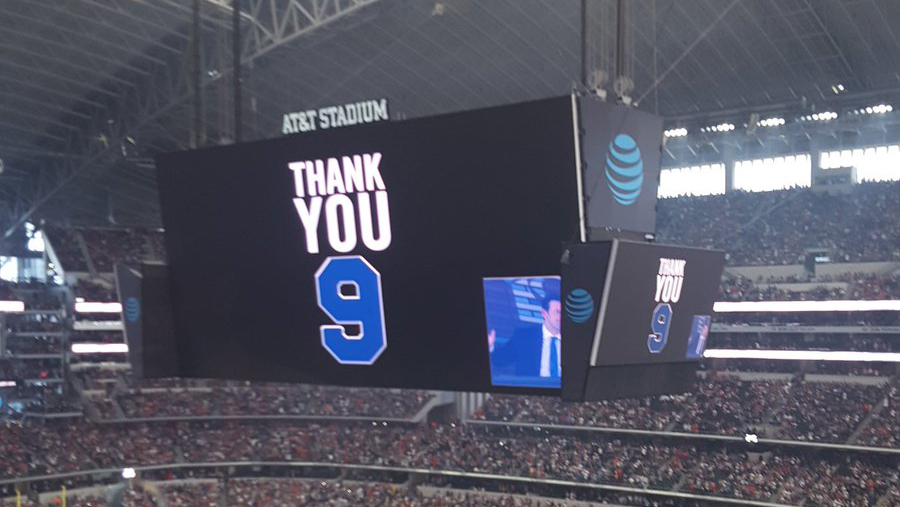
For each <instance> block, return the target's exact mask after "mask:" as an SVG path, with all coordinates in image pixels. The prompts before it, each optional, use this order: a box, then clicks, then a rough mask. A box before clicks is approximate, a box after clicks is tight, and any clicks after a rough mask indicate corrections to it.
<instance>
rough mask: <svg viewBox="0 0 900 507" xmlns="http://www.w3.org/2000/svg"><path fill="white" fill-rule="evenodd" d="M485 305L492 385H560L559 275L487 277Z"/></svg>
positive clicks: (557, 386) (543, 386) (552, 386)
mask: <svg viewBox="0 0 900 507" xmlns="http://www.w3.org/2000/svg"><path fill="white" fill-rule="evenodd" d="M484 308H485V314H486V319H487V329H488V336H487V342H488V353H489V354H490V359H491V384H493V385H495V386H512V387H538V388H559V387H561V386H562V382H561V379H562V333H561V329H560V327H561V323H562V320H561V318H560V310H561V308H560V278H559V277H558V276H529V277H511V278H485V279H484Z"/></svg>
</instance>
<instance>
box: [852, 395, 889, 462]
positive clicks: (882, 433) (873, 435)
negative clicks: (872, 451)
mask: <svg viewBox="0 0 900 507" xmlns="http://www.w3.org/2000/svg"><path fill="white" fill-rule="evenodd" d="M875 409H876V410H877V413H875V414H874V416H873V418H872V421H871V423H870V424H869V425H868V426H866V428H865V430H864V431H863V432H862V433H861V434H860V435H859V437H857V439H856V442H855V443H856V444H858V445H872V446H877V447H895V448H896V447H900V390H898V389H897V387H896V386H895V387H892V388H891V390H890V392H889V393H888V395H887V397H885V398H884V400H883V403H882V405H881V406H878V407H875Z"/></svg>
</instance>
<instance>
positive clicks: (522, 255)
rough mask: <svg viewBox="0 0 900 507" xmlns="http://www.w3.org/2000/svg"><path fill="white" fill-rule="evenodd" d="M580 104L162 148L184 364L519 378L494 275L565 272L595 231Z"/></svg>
mask: <svg viewBox="0 0 900 507" xmlns="http://www.w3.org/2000/svg"><path fill="white" fill-rule="evenodd" d="M572 110H573V105H572V99H571V98H570V97H563V98H558V99H549V100H543V101H536V102H530V103H525V104H518V105H514V106H506V107H498V108H491V109H484V110H478V111H471V112H465V113H457V114H450V115H443V116H436V117H430V118H422V119H415V120H408V121H400V122H390V123H380V124H373V125H366V126H356V127H347V128H342V129H335V130H329V131H322V132H309V133H304V134H298V135H294V136H289V137H285V138H281V139H274V140H267V141H260V142H254V143H246V144H240V145H234V146H229V147H221V148H212V149H204V150H197V151H191V152H184V153H175V154H168V155H163V156H160V157H159V158H158V159H157V170H158V181H159V193H160V200H161V205H162V217H163V222H164V225H165V231H166V232H165V241H166V248H167V251H168V260H169V273H170V287H171V299H172V305H173V312H174V320H175V336H176V342H177V358H178V359H177V362H178V368H177V370H178V374H179V375H180V376H182V377H203V378H229V379H247V380H260V381H289V382H311V383H328V384H342V385H359V386H385V387H414V388H436V389H449V390H467V391H495V390H504V388H502V387H493V386H492V383H491V364H490V358H489V354H488V353H487V351H488V339H489V330H488V329H487V325H486V315H485V300H484V285H483V281H484V280H485V279H489V278H503V277H522V276H546V275H554V274H558V273H559V269H560V255H561V253H562V244H563V243H564V242H567V241H573V240H576V239H577V238H578V236H579V218H578V194H577V184H576V161H575V148H574V147H575V139H574V135H575V133H574V129H573V118H572ZM557 391H558V390H557Z"/></svg>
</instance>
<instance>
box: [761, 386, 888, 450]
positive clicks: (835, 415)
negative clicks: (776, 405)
mask: <svg viewBox="0 0 900 507" xmlns="http://www.w3.org/2000/svg"><path fill="white" fill-rule="evenodd" d="M887 389H888V386H887V385H880V386H876V385H864V384H850V383H838V382H815V383H813V382H800V383H797V384H795V385H793V386H792V387H791V395H790V396H788V397H787V398H786V400H785V404H784V408H783V409H782V410H781V412H780V415H779V417H778V420H779V421H780V422H781V436H782V437H783V438H785V439H788V440H816V441H828V442H845V441H846V440H847V439H848V438H849V437H850V435H851V434H852V433H853V431H854V430H856V429H857V428H858V427H859V423H860V422H862V420H863V419H864V418H865V417H866V416H867V415H868V414H869V411H870V410H872V406H873V405H874V404H876V403H878V402H880V401H881V400H882V399H884V397H885V395H886V394H887Z"/></svg>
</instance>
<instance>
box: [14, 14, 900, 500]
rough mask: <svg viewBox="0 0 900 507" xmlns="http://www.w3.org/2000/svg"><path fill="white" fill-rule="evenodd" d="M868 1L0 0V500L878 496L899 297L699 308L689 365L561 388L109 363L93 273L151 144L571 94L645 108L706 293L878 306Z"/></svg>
mask: <svg viewBox="0 0 900 507" xmlns="http://www.w3.org/2000/svg"><path fill="white" fill-rule="evenodd" d="M235 7H236V8H237V12H235ZM235 14H237V16H236V15H235ZM235 23H237V25H235ZM235 26H237V27H238V30H237V33H238V34H239V35H238V36H237V37H236V36H235V33H236V32H235ZM898 26H900V2H898V1H896V0H789V1H788V0H715V1H714V0H491V1H478V0H428V1H426V0H190V1H189V0H141V1H133V0H42V1H34V0H0V234H2V239H0V507H12V506H16V507H38V506H49V505H64V506H65V505H67V506H69V507H105V506H109V507H176V506H185V507H187V506H192V507H193V506H196V507H228V506H241V507H242V506H253V507H262V506H288V505H302V506H314V505H316V506H318V505H323V506H324V505H329V506H349V505H365V506H384V507H388V506H398V507H400V506H402V507H412V506H423V507H449V506H463V507H495V506H496V507H550V506H552V507H576V506H601V505H606V506H619V507H622V506H641V507H713V506H728V505H757V506H769V507H786V506H804V507H809V506H823V507H824V506H827V507H900V309H898V307H897V306H892V307H891V308H894V309H892V310H883V309H871V308H872V307H871V306H869V307H866V306H865V304H864V305H863V306H862V307H856V306H854V307H852V308H851V309H849V310H828V311H818V310H814V311H809V310H808V309H805V307H803V306H802V305H801V306H793V307H791V308H793V309H787V310H784V311H780V310H778V311H773V310H767V309H762V310H760V309H759V308H760V307H759V306H746V307H740V308H742V309H740V310H724V309H725V308H737V307H728V306H717V307H716V308H720V309H722V310H716V313H715V314H714V315H713V318H712V325H711V328H710V335H709V340H708V342H707V352H708V353H712V354H708V355H707V357H705V358H703V359H702V361H701V362H700V366H699V369H698V372H697V376H696V380H695V382H694V384H693V386H692V389H691V390H690V391H688V392H685V393H681V394H668V395H654V396H644V397H638V398H621V399H610V400H604V401H589V402H580V403H573V402H566V401H563V400H562V399H561V398H560V397H559V396H558V395H557V396H551V395H524V394H505V392H504V394H499V393H496V392H495V393H481V392H478V393H475V392H455V391H436V390H429V389H394V388H383V387H372V386H369V387H338V386H332V385H313V384H287V383H265V382H249V381H238V380H219V379H217V380H213V379H179V378H152V379H142V378H138V377H140V373H139V372H138V371H134V372H133V370H132V366H131V364H130V363H129V362H128V358H129V356H128V354H127V351H128V347H127V346H126V345H127V344H126V339H125V335H124V332H123V329H124V327H123V315H124V312H127V311H128V309H125V308H123V306H124V305H123V304H121V303H125V301H120V297H119V291H118V290H117V286H116V276H115V275H114V270H115V268H116V266H117V265H128V266H137V265H140V264H141V263H145V262H149V263H165V262H166V261H167V255H166V241H171V238H169V237H166V236H165V232H164V229H163V220H162V216H161V215H162V213H161V209H160V197H159V192H158V183H157V172H156V165H155V162H154V158H155V157H157V156H158V155H161V154H165V153H171V152H174V151H183V150H188V149H194V148H213V147H218V146H225V145H231V144H233V143H235V142H236V141H259V140H264V139H274V138H280V137H282V135H283V134H284V132H285V130H284V127H283V125H284V122H286V121H288V120H287V118H288V116H287V115H288V113H290V112H291V111H305V110H312V109H318V108H322V107H328V106H336V105H340V104H351V103H357V102H359V101H365V100H370V99H382V98H383V99H386V100H387V103H388V104H389V114H390V120H391V121H402V120H409V119H418V118H425V117H430V116H434V115H440V114H445V113H456V112H460V111H467V110H473V109H479V108H487V107H492V106H501V105H509V104H515V103H520V102H526V101H533V100H538V99H548V98H552V97H563V96H567V95H568V94H570V93H575V94H578V95H579V96H592V95H596V96H602V97H603V98H604V100H606V101H608V102H610V103H618V104H624V105H627V106H629V107H632V108H636V109H637V110H640V111H644V112H647V113H652V114H654V115H657V116H659V117H661V118H662V119H663V121H664V124H663V125H664V127H663V128H664V129H665V137H664V139H663V143H662V148H661V153H662V161H661V169H662V171H661V175H660V182H659V191H658V195H659V200H658V202H657V206H656V233H655V235H652V239H653V241H654V242H658V243H663V244H672V245H682V246H690V247H699V248H707V249H715V250H721V251H724V252H725V256H726V266H725V271H724V275H723V276H722V279H721V284H720V287H719V293H718V294H717V295H716V301H717V302H719V303H717V305H729V304H732V305H735V304H736V305H741V304H747V303H766V302H774V303H785V304H787V302H791V303H801V304H802V303H812V304H814V305H818V304H821V303H823V302H833V303H836V304H845V303H859V302H862V303H867V302H868V303H874V302H887V303H891V302H897V301H900V109H898V110H897V111H895V110H894V108H895V107H897V108H900V28H898ZM236 39H237V40H236ZM236 61H239V62H240V63H239V65H238V67H237V68H238V69H240V70H239V76H240V80H239V81H236V80H235V67H234V64H235V62H236ZM566 100H568V99H566ZM522 128H523V129H525V128H528V126H527V125H526V126H522ZM333 132H335V133H339V132H340V129H335V130H334V131H333ZM565 134H566V135H567V136H568V135H569V132H566V133H565ZM295 135H296V136H297V138H301V136H303V135H304V134H303V133H299V134H295ZM335 135H337V134H335ZM443 141H446V140H442V142H443ZM451 141H453V140H451ZM423 144H427V143H423ZM434 144H435V145H436V144H438V143H436V142H435V143H434ZM497 158H498V159H499V158H502V157H500V156H498V157H497ZM416 169H417V170H418V168H416ZM829 171H831V172H829ZM161 179H162V178H161ZM465 184H466V183H465V182H463V183H461V185H463V186H464V185H465ZM471 185H478V182H477V181H473V182H471ZM537 186H540V185H537ZM482 190H485V189H482ZM488 190H489V189H488ZM485 193H487V192H486V190H485ZM392 198H393V195H392ZM461 201H462V203H461V205H463V206H464V205H465V198H462V199H461ZM523 205H524V203H523ZM567 206H569V207H568V208H566V209H567V210H568V209H569V208H574V206H572V203H568V204H567ZM292 218H293V217H292ZM416 218H421V217H416ZM479 225H486V226H487V227H490V226H491V224H489V223H485V224H479ZM506 232H509V233H510V234H513V235H514V233H515V231H506ZM567 234H568V232H567ZM553 240H554V241H556V242H558V240H559V238H553ZM554 246H555V244H554ZM170 252H173V255H174V252H175V250H174V249H170ZM199 253H201V254H202V255H206V256H208V257H209V258H210V259H211V260H213V259H217V258H218V257H220V256H221V252H217V251H215V250H213V249H210V250H208V251H207V250H204V251H202V252H199ZM554 255H555V253H554ZM317 262H318V261H317ZM246 263H247V269H248V270H258V271H259V272H263V271H265V270H266V269H267V268H268V266H266V265H264V263H261V262H259V260H258V259H252V258H248V259H246ZM210 265H215V264H214V263H213V262H211V263H210ZM541 274H545V275H546V274H548V273H541ZM479 279H480V278H479ZM357 289H358V287H357ZM245 296H247V297H248V299H253V298H254V297H256V296H257V294H248V295H245ZM479 296H480V295H479ZM410 297H411V298H412V297H418V296H417V295H411V296H410ZM18 302H21V303H22V304H23V305H24V308H13V307H12V306H4V305H7V304H13V303H15V304H18ZM476 302H477V303H478V304H481V301H480V300H479V301H476ZM592 304H593V303H592ZM85 305H87V306H85ZM320 306H321V303H320ZM479 308H480V307H479ZM785 308H787V307H785ZM815 308H821V307H815ZM592 311H593V310H592ZM253 317H254V318H257V317H258V316H256V315H255V314H254V316H253ZM254 322H256V321H254ZM707 322H708V321H707ZM198 325H204V324H203V323H202V322H200V323H199V324H198ZM255 325H258V326H260V327H265V326H263V323H262V322H257V323H256V324H255ZM477 325H478V326H480V325H482V323H481V322H478V323H477ZM248 333H251V334H252V330H250V331H248ZM704 336H705V335H704ZM249 338H250V339H253V338H254V336H251V337H249ZM715 352H718V353H720V355H716V354H714V353H715ZM794 353H796V354H800V355H798V356H791V355H790V354H794ZM729 354H730V355H729ZM784 357H789V359H784ZM798 357H801V358H800V359H797V358H798ZM790 358H793V359H790ZM835 358H839V360H835ZM482 359H483V358H482ZM482 359H479V360H477V361H481V360H482ZM473 361H474V362H477V361H475V360H473ZM482 362H484V361H482ZM401 370H402V369H398V374H399V376H400V377H402V374H404V373H407V372H403V371H401ZM433 373H434V374H435V375H439V374H440V373H441V372H433ZM465 373H466V371H465V370H462V371H460V372H457V375H459V376H464V375H465ZM407 385H408V384H407Z"/></svg>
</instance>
